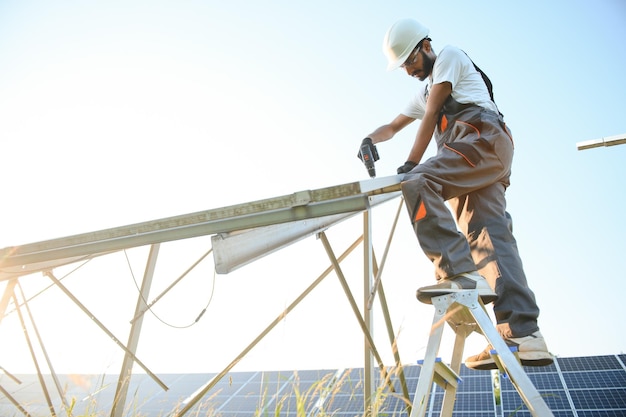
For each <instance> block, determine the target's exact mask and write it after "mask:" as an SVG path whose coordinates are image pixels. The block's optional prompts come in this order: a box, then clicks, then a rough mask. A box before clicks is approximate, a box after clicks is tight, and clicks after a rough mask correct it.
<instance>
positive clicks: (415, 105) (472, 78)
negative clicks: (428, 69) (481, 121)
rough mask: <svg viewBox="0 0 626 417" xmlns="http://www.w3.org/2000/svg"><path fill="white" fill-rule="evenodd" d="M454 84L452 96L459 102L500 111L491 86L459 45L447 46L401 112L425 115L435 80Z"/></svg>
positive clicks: (420, 117)
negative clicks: (491, 94)
mask: <svg viewBox="0 0 626 417" xmlns="http://www.w3.org/2000/svg"><path fill="white" fill-rule="evenodd" d="M446 81H447V82H449V83H450V84H452V98H453V99H455V100H456V101H458V102H459V103H462V104H466V103H474V104H477V105H479V106H481V107H484V108H486V109H489V110H493V111H494V112H496V113H497V112H498V108H497V107H496V105H495V103H494V102H493V101H491V98H490V97H489V90H487V86H486V85H485V81H484V80H483V78H482V76H481V75H480V73H479V72H478V71H476V68H474V64H473V63H472V61H471V59H470V58H469V57H468V56H467V55H466V54H465V52H463V51H462V50H460V49H459V48H457V47H455V46H446V47H444V48H443V49H442V50H441V52H440V53H439V55H437V59H436V60H435V65H434V67H433V72H432V78H431V77H429V78H428V79H427V82H426V83H424V85H423V86H422V87H420V89H419V91H418V92H417V94H415V96H414V97H413V99H412V100H411V101H410V102H409V104H408V105H407V106H406V108H405V109H404V111H402V114H404V115H405V116H408V117H411V118H413V119H420V120H421V119H422V118H423V117H424V112H425V110H426V99H427V97H428V91H430V89H431V88H432V86H433V84H440V83H442V82H446Z"/></svg>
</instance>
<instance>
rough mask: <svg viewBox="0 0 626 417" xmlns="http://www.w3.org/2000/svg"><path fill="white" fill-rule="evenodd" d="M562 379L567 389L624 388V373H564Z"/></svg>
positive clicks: (625, 376) (625, 378)
mask: <svg viewBox="0 0 626 417" xmlns="http://www.w3.org/2000/svg"><path fill="white" fill-rule="evenodd" d="M563 379H564V380H565V383H566V384H567V387H568V388H569V389H580V388H620V387H626V372H624V371H623V370H621V371H599V372H564V373H563Z"/></svg>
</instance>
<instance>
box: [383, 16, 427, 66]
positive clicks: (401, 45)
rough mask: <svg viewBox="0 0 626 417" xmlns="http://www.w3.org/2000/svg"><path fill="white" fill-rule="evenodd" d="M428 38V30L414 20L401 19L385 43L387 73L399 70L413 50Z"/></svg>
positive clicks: (394, 25) (393, 27)
mask: <svg viewBox="0 0 626 417" xmlns="http://www.w3.org/2000/svg"><path fill="white" fill-rule="evenodd" d="M426 37H428V28H427V27H426V26H424V25H422V24H421V23H420V22H418V21H417V20H414V19H401V20H398V21H397V22H396V23H394V24H393V25H392V26H391V27H390V28H389V30H388V31H387V34H385V40H384V41H383V52H384V53H385V56H386V57H387V61H388V62H389V64H388V65H387V71H391V70H394V69H396V68H399V67H400V65H402V64H404V61H406V59H407V58H408V57H409V55H411V52H413V49H415V47H416V46H417V44H418V43H419V42H420V41H421V40H422V39H424V38H426Z"/></svg>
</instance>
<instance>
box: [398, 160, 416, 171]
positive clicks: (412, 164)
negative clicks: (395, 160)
mask: <svg viewBox="0 0 626 417" xmlns="http://www.w3.org/2000/svg"><path fill="white" fill-rule="evenodd" d="M416 166H417V164H416V163H415V162H413V161H406V162H405V163H404V165H402V166H401V167H398V174H406V173H407V172H411V170H412V169H413V168H415V167H416Z"/></svg>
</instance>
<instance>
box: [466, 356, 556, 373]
mask: <svg viewBox="0 0 626 417" xmlns="http://www.w3.org/2000/svg"><path fill="white" fill-rule="evenodd" d="M519 359H520V362H521V363H522V365H523V366H549V365H552V363H554V358H553V357H552V355H550V354H549V353H547V352H520V353H519ZM465 366H466V367H468V368H469V369H473V370H476V371H489V370H493V369H498V366H497V365H496V363H495V362H494V360H493V359H491V358H489V359H485V360H482V361H476V362H465Z"/></svg>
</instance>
